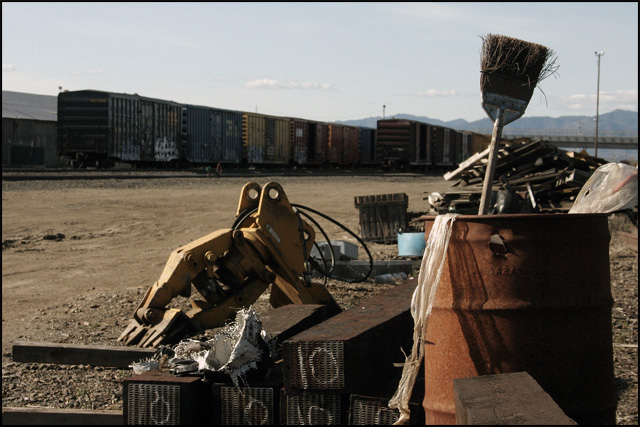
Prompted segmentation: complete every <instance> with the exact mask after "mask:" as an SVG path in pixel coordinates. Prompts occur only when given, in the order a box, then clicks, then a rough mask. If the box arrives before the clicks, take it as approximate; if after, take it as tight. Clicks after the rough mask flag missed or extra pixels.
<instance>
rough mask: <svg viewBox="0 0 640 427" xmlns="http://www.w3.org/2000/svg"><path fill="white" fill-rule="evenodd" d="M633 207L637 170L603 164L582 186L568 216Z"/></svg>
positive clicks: (627, 166)
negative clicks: (570, 214)
mask: <svg viewBox="0 0 640 427" xmlns="http://www.w3.org/2000/svg"><path fill="white" fill-rule="evenodd" d="M637 205H638V168H637V167H633V166H630V165H626V164H624V163H607V164H605V165H602V166H600V167H599V168H598V169H596V171H595V172H594V173H593V175H591V177H590V178H589V180H588V181H587V182H586V183H585V184H584V186H583V187H582V189H581V190H580V193H578V197H576V201H575V202H574V204H573V207H572V208H571V210H570V211H569V213H610V212H616V211H621V210H625V209H630V208H632V207H634V206H637Z"/></svg>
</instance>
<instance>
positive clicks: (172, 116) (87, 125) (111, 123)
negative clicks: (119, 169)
mask: <svg viewBox="0 0 640 427" xmlns="http://www.w3.org/2000/svg"><path fill="white" fill-rule="evenodd" d="M181 107H182V106H181V104H178V103H175V102H172V101H163V100H159V99H153V98H146V97H142V96H139V95H128V94H120V93H111V92H103V91H96V90H82V91H73V92H62V93H60V94H59V95H58V151H59V153H60V155H63V156H66V157H67V158H68V159H70V160H71V161H72V162H73V163H74V164H75V165H81V164H83V165H85V166H89V165H91V166H93V165H96V166H101V165H102V166H112V165H113V164H114V163H115V162H116V161H123V162H130V163H138V164H141V163H169V162H177V161H180V160H181V159H184V155H185V152H184V147H183V146H181V144H180V142H181V138H180V116H181Z"/></svg>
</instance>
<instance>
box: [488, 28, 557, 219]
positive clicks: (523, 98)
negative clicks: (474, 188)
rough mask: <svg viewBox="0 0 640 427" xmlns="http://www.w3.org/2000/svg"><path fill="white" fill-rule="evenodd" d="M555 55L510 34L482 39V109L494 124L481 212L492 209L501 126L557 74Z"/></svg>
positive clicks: (521, 110) (512, 118) (515, 116)
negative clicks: (537, 89)
mask: <svg viewBox="0 0 640 427" xmlns="http://www.w3.org/2000/svg"><path fill="white" fill-rule="evenodd" d="M553 55H554V52H553V51H552V50H550V49H549V48H546V47H544V46H541V45H539V44H535V43H529V42H526V41H523V40H519V39H515V38H511V37H506V36H501V35H494V34H489V35H487V36H486V37H484V38H483V44H482V55H481V64H480V65H481V73H482V74H481V76H480V88H481V90H482V108H483V109H484V110H485V112H486V113H487V115H488V116H489V117H490V118H491V119H492V120H493V121H494V124H493V133H492V135H491V145H490V148H489V159H488V163H487V170H486V171H485V176H484V182H483V186H482V196H481V198H480V208H479V209H478V215H486V214H487V211H488V209H489V206H488V205H489V200H490V198H491V186H492V184H493V175H494V174H495V168H496V159H497V157H498V146H499V144H500V139H501V138H502V128H503V126H505V125H507V124H508V123H511V122H513V121H514V120H517V119H518V118H520V117H521V116H522V115H523V114H524V111H525V110H526V108H527V105H528V104H529V100H530V99H531V96H532V95H533V90H534V89H535V87H536V85H537V84H538V82H539V81H541V80H543V79H544V78H546V77H548V76H549V75H551V74H553V73H555V71H556V70H557V68H558V67H557V66H556V65H555V58H553Z"/></svg>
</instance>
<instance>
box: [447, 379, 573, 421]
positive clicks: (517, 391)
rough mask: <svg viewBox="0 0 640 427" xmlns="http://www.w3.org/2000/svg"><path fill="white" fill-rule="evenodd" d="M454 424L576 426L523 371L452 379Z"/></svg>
mask: <svg viewBox="0 0 640 427" xmlns="http://www.w3.org/2000/svg"><path fill="white" fill-rule="evenodd" d="M453 388H454V390H455V402H456V424H458V425H496V424H500V425H509V424H510V425H514V424H535V425H543V426H545V425H546V426H548V425H577V423H576V422H575V421H574V420H572V419H571V418H569V417H568V416H567V415H566V414H565V413H564V412H563V411H562V409H560V407H559V406H558V404H557V403H556V402H554V400H553V399H552V398H551V396H549V394H547V393H546V392H545V391H544V390H543V389H542V387H540V385H539V384H538V383H537V382H536V380H534V379H533V378H532V377H531V375H529V374H528V373H526V372H514V373H510V374H499V375H483V376H481V377H475V378H458V379H454V380H453Z"/></svg>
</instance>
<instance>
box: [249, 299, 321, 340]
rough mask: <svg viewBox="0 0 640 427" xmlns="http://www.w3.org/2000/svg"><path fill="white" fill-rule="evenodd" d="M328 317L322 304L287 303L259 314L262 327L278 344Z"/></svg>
mask: <svg viewBox="0 0 640 427" xmlns="http://www.w3.org/2000/svg"><path fill="white" fill-rule="evenodd" d="M329 317H330V313H329V310H328V309H327V306H326V305H324V304H287V305H284V306H282V307H278V308H274V309H273V310H269V311H267V312H266V313H263V314H262V315H261V316H260V320H261V321H262V328H263V329H264V330H265V332H266V333H267V335H268V336H269V337H270V338H271V339H275V340H276V342H277V343H278V344H280V343H282V342H283V341H285V340H286V339H287V338H291V337H292V336H294V335H296V334H298V333H300V332H302V331H304V330H306V329H309V328H311V327H312V326H315V325H317V324H318V323H321V322H323V321H325V320H327V319H328V318H329Z"/></svg>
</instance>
